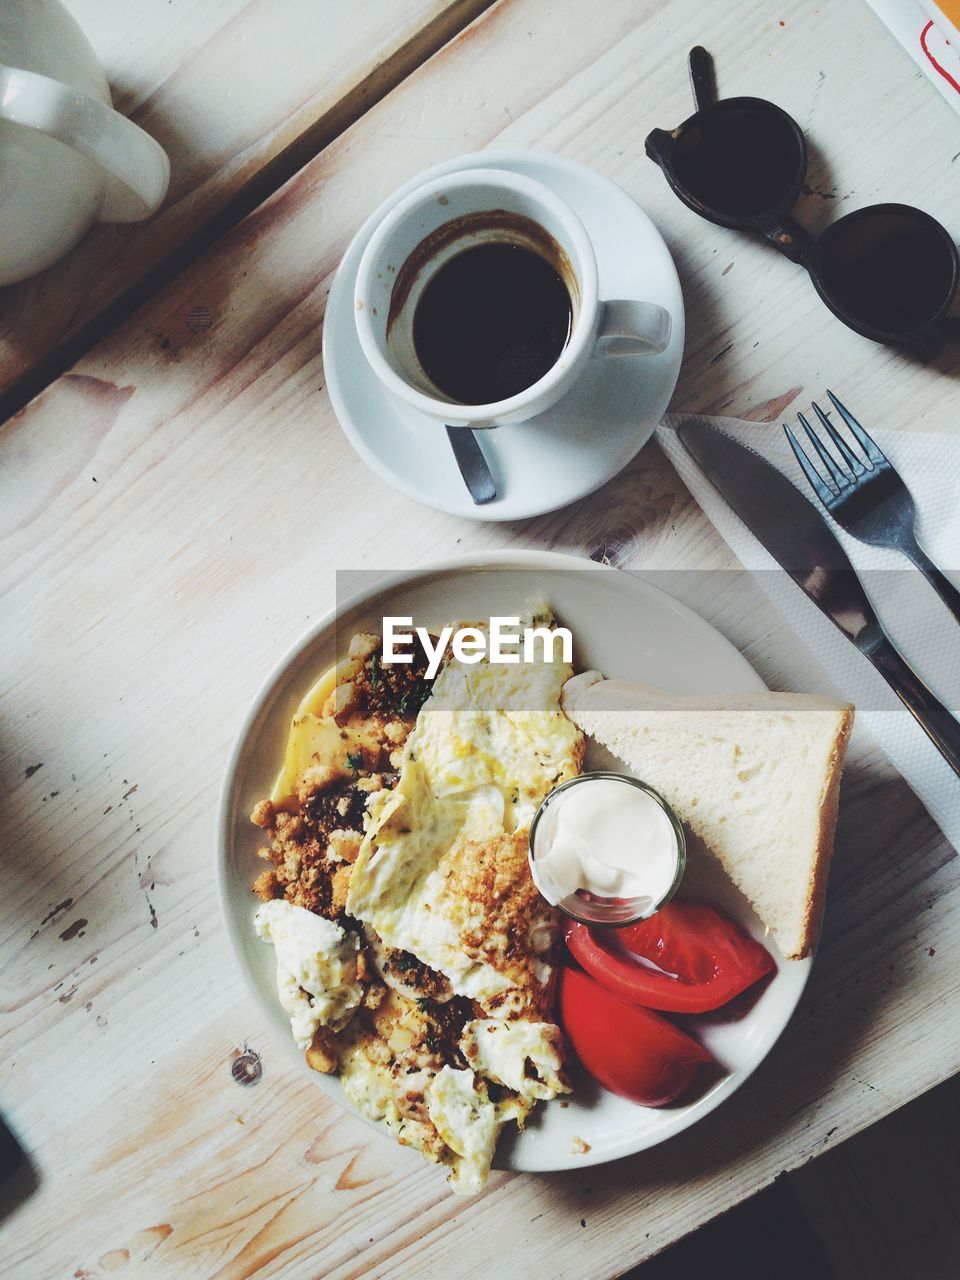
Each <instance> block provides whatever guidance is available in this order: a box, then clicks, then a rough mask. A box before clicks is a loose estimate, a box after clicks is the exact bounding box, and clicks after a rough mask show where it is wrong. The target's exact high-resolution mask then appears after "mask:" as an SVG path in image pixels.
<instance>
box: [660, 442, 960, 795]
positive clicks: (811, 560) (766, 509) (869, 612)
mask: <svg viewBox="0 0 960 1280" xmlns="http://www.w3.org/2000/svg"><path fill="white" fill-rule="evenodd" d="M677 435H678V436H679V437H680V441H681V443H682V444H683V447H684V448H685V449H686V451H687V452H688V453H689V454H690V456H691V457H692V458H693V460H694V461H695V462H696V463H697V465H698V466H699V467H700V469H701V471H703V473H704V474H705V475H706V476H707V477H708V479H709V480H710V481H711V482H712V484H713V485H714V486H715V488H716V489H717V490H718V491H719V492H720V493H721V494H722V495H723V497H724V498H725V499H726V501H727V502H728V503H729V505H730V506H731V507H732V508H733V510H734V511H735V512H736V513H737V515H738V516H739V517H740V519H741V520H742V521H743V523H744V524H745V525H746V526H747V528H748V529H749V530H750V532H751V533H753V534H754V535H755V536H756V537H757V539H758V540H759V541H760V542H761V543H762V544H763V545H764V547H766V549H767V550H768V551H769V552H770V554H771V555H772V556H773V558H774V559H775V560H776V561H777V563H778V564H779V565H781V566H782V568H784V569H785V570H786V571H787V573H788V574H789V575H790V577H791V578H792V579H793V580H794V582H795V583H796V584H797V586H798V587H800V589H801V590H802V591H804V592H806V594H807V595H808V596H809V597H810V599H811V600H812V601H813V603H814V604H815V605H816V606H817V608H818V609H820V610H822V612H823V613H825V614H826V615H827V617H828V618H829V619H830V621H831V622H832V623H833V624H834V625H835V626H836V627H838V628H839V629H840V631H842V632H843V634H844V635H845V636H846V637H847V639H848V640H850V641H851V642H852V643H853V644H854V645H856V647H857V648H858V649H859V650H860V652H861V653H862V654H863V656H864V657H865V658H866V659H867V660H868V661H870V662H872V663H873V665H874V666H875V667H876V669H877V670H878V671H879V672H880V674H881V675H882V676H883V678H884V680H886V682H887V684H888V685H889V686H890V688H891V689H892V690H893V691H894V693H895V694H896V695H897V697H898V698H899V699H900V701H901V702H902V703H903V704H904V706H905V707H906V708H907V709H908V711H910V713H911V714H912V715H913V717H914V718H915V719H916V721H917V723H918V724H919V725H920V727H921V729H923V731H924V733H926V735H927V737H928V738H929V739H930V741H931V742H932V743H933V745H934V746H935V747H936V748H937V750H938V751H939V752H940V754H941V755H942V756H943V758H944V760H946V762H947V764H949V765H950V767H951V769H953V771H954V773H956V774H957V775H958V776H960V724H958V723H957V721H956V719H955V718H954V717H953V716H952V715H951V714H950V712H949V711H948V710H947V708H946V707H945V706H944V705H943V703H942V702H940V701H939V700H938V699H937V698H936V697H935V696H934V695H933V694H932V693H931V691H930V690H929V689H928V688H927V686H926V685H925V684H924V683H923V681H922V680H921V679H920V677H919V676H918V675H917V674H916V672H915V671H914V670H913V669H912V668H911V667H910V666H908V665H907V663H906V662H905V661H904V659H903V658H902V657H901V656H900V654H899V653H898V652H897V650H896V649H895V648H894V646H893V644H892V643H891V641H890V638H889V636H887V634H886V632H885V631H884V629H883V627H882V626H881V624H880V620H879V618H878V617H877V615H876V613H875V612H874V609H873V606H872V605H871V604H870V601H869V600H868V599H867V594H866V592H865V591H864V589H863V586H862V584H861V582H860V579H859V578H858V577H857V574H856V571H855V569H854V567H853V565H852V564H851V563H850V559H849V557H848V556H847V553H846V552H845V551H844V549H843V547H842V546H841V545H840V543H839V541H838V540H837V538H836V537H835V536H834V534H833V531H832V530H831V529H830V527H829V526H828V525H827V523H826V522H825V521H824V520H823V519H822V518H821V516H820V513H819V512H818V511H817V509H816V507H814V506H813V504H812V503H810V502H808V501H807V499H806V498H805V497H804V496H803V494H802V493H801V492H800V491H799V489H797V488H796V486H795V485H793V484H792V483H791V482H790V481H789V480H788V479H787V477H786V476H785V475H783V474H782V473H781V472H780V471H778V470H777V469H776V467H773V466H771V465H770V463H769V462H767V461H766V459H764V458H761V456H760V455H759V454H758V453H755V452H754V451H753V450H752V449H750V448H749V447H748V446H747V445H744V444H741V443H740V442H739V440H734V439H733V437H732V436H728V435H727V434H726V433H725V432H723V431H719V430H717V428H716V427H711V426H708V424H707V423H705V422H698V421H695V420H690V421H687V422H684V423H681V425H680V426H679V427H678V428H677Z"/></svg>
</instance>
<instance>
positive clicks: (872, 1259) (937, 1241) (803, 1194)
mask: <svg viewBox="0 0 960 1280" xmlns="http://www.w3.org/2000/svg"><path fill="white" fill-rule="evenodd" d="M789 1181H790V1185H791V1188H792V1190H793V1192H794V1193H795V1195H796V1198H797V1201H798V1203H799V1204H800V1206H801V1207H802V1210H803V1213H804V1216H805V1217H806V1220H807V1222H808V1223H809V1225H810V1227H811V1228H812V1230H813V1233H814V1235H815V1236H816V1237H817V1238H818V1240H819V1241H820V1243H821V1245H822V1247H823V1249H824V1251H825V1253H826V1255H827V1257H828V1258H829V1261H830V1265H831V1269H832V1270H833V1271H834V1272H835V1274H836V1275H837V1276H870V1277H871V1278H872V1280H914V1278H915V1277H919V1276H922V1277H924V1280H948V1278H949V1277H950V1276H952V1275H954V1273H955V1272H956V1269H957V1251H958V1247H960V1080H957V1079H954V1080H951V1081H949V1083H947V1084H943V1085H941V1086H940V1088H939V1089H934V1090H932V1091H931V1092H930V1093H928V1094H926V1095H925V1096H924V1097H923V1098H918V1099H917V1100H916V1101H915V1102H912V1103H911V1104H910V1106H909V1107H904V1108H903V1109H902V1110H900V1111H897V1112H895V1113H894V1114H893V1115H891V1116H888V1117H887V1118H886V1119H885V1120H883V1121H882V1122H881V1123H880V1124H879V1125H875V1126H874V1127H873V1128H872V1129H867V1130H866V1131H865V1132H864V1133H860V1134H858V1135H857V1136H856V1137H855V1138H853V1139H852V1140H851V1141H850V1142H845V1143H843V1145H842V1146H840V1147H838V1148H837V1150H836V1151H831V1152H830V1153H829V1154H828V1155H827V1156H825V1157H824V1158H823V1159H822V1160H817V1161H816V1162H815V1163H813V1164H812V1165H808V1166H807V1167H806V1168H804V1169H799V1170H797V1172H796V1173H793V1174H791V1175H790V1179H789Z"/></svg>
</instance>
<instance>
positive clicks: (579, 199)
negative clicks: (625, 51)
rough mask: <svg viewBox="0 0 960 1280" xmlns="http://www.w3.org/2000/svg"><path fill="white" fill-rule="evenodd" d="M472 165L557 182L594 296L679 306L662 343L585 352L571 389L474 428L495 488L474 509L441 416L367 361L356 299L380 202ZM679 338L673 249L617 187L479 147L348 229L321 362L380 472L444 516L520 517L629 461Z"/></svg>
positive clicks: (529, 156) (656, 410) (668, 385)
mask: <svg viewBox="0 0 960 1280" xmlns="http://www.w3.org/2000/svg"><path fill="white" fill-rule="evenodd" d="M477 168H490V169H509V170H512V171H514V172H516V173H522V174H526V175H527V176H528V177H531V178H535V179H536V180H537V181H538V182H542V183H543V184H544V185H545V186H548V187H550V188H552V189H553V190H554V191H555V192H556V193H557V195H559V196H561V197H562V198H563V199H564V200H566V201H567V203H568V204H569V205H570V206H571V207H572V208H573V209H574V211H575V212H576V213H577V214H578V215H579V217H580V220H581V221H582V222H583V225H584V226H585V227H586V229H587V233H588V235H589V236H590V239H591V240H592V242H593V247H594V252H595V253H596V257H597V269H598V271H599V275H600V296H601V297H602V298H644V299H646V300H647V301H649V302H657V303H659V304H660V306H662V307H665V308H666V309H667V311H669V312H670V315H671V316H672V318H673V329H672V332H671V335H670V342H669V343H668V345H667V348H666V350H665V351H662V352H661V353H660V354H659V355H656V356H643V357H642V358H630V357H627V356H610V357H606V358H600V357H598V358H595V359H593V360H590V361H589V362H588V364H587V367H586V371H585V372H584V373H583V374H582V375H581V376H580V378H579V379H578V380H577V383H576V384H575V386H574V387H573V389H572V390H571V391H570V392H569V393H568V394H567V395H566V396H565V397H564V398H563V399H562V400H561V401H560V402H559V404H556V405H554V406H553V408H552V409H549V410H548V411H547V412H546V413H542V414H540V415H539V416H538V417H536V418H531V419H530V420H529V422H522V423H518V424H515V425H513V426H507V427H498V428H496V430H494V431H481V432H479V433H478V434H477V439H478V440H479V441H480V447H481V448H482V449H483V452H484V456H485V457H486V459H487V463H488V464H489V466H490V470H491V472H492V473H493V477H494V480H495V481H496V485H497V494H498V496H497V498H496V499H495V500H494V501H493V502H490V503H488V504H487V505H485V506H480V507H478V506H475V505H474V503H473V501H472V500H471V498H470V495H469V494H468V493H467V490H466V487H465V485H464V483H463V478H462V477H461V475H460V473H459V471H458V470H457V465H456V463H455V462H454V458H453V452H452V450H451V448H450V444H449V441H448V440H447V437H446V432H445V431H444V428H443V425H442V424H441V423H439V422H434V421H432V420H431V419H430V418H428V417H426V416H425V415H424V414H421V413H418V412H417V411H416V410H414V409H412V408H409V407H407V406H405V405H401V404H400V403H399V401H397V400H395V399H394V397H393V396H391V395H390V394H389V393H388V392H387V391H386V390H385V388H384V386H383V384H382V383H381V382H380V380H379V379H378V378H377V376H376V375H375V374H374V373H373V371H372V370H371V368H370V366H369V365H368V364H367V362H366V359H365V358H364V355H363V351H362V350H361V347H360V339H359V338H358V337H357V328H356V324H355V322H354V310H353V292H354V289H353V287H354V281H355V279H356V274H357V267H358V265H359V263H360V258H361V257H362V255H363V251H364V249H365V248H366V246H367V242H368V241H369V239H370V237H371V235H372V234H373V231H374V228H375V227H376V226H377V224H378V223H379V222H380V220H381V218H382V217H383V216H384V214H385V213H386V212H387V210H388V209H390V208H391V207H392V206H393V205H394V204H396V203H397V201H399V200H401V199H402V198H403V197H404V196H405V195H407V194H408V192H410V191H412V190H413V189H414V188H415V187H417V186H419V185H420V184H421V183H423V182H427V181H429V180H431V179H433V178H438V177H442V176H444V175H446V174H450V173H455V172H459V171H461V170H463V169H477ZM683 336H684V316H683V295H682V293H681V292H680V281H679V279H678V278H677V271H676V268H675V267H674V265H673V259H672V258H671V257H670V251H669V249H668V248H667V246H666V244H665V243H664V240H663V237H662V236H661V235H660V232H659V231H658V230H657V228H656V227H655V226H654V224H653V223H652V222H651V220H650V218H648V217H647V215H646V214H645V213H644V212H643V210H642V209H641V208H640V206H639V205H638V204H637V203H636V202H635V201H634V200H632V199H631V198H630V196H628V195H627V193H626V192H625V191H623V190H622V189H621V188H620V187H618V186H617V185H616V184H615V183H613V182H611V181H610V180H609V178H604V177H603V176H602V174H599V173H596V172H595V171H594V170H593V169H588V168H587V167H586V166H585V165H582V164H577V163H576V162H575V161H573V160H567V159H565V158H564V157H563V156H554V155H549V154H546V153H543V152H538V151H499V150H491V151H477V152H474V153H473V154H472V155H466V156H458V157H457V158H456V159H454V160H447V161H446V162H445V163H443V164H438V165H435V166H434V167H433V168H432V169H427V170H426V171H425V172H424V173H420V174H418V175H417V176H416V177H415V178H412V179H411V180H410V181H409V182H407V183H405V184H404V185H403V186H402V187H400V188H399V189H398V190H397V191H395V192H394V193H393V195H391V196H390V197H389V198H388V199H387V200H385V201H384V202H383V204H381V205H380V207H379V208H378V209H376V210H374V212H373V213H372V214H371V215H370V217H369V218H368V219H367V220H366V222H365V223H364V224H363V226H362V227H361V228H360V230H359V231H358V232H357V234H356V235H355V236H354V238H353V240H352V241H351V243H350V245H349V247H348V249H347V251H346V253H345V254H344V256H343V261H342V262H341V263H340V267H339V269H338V271H337V274H336V277H335V279H334V281H333V284H332V286H331V288H330V296H329V298H328V299H327V309H326V318H325V319H324V322H323V368H324V373H325V375H326V382H327V391H328V392H329V395H330V399H331V401H332V403H333V408H334V411H335V413H336V415H337V418H338V420H339V422H340V425H341V427H342V428H343V431H344V434H345V435H346V437H347V439H348V440H349V441H350V443H351V444H352V445H353V447H354V449H356V451H357V453H358V454H359V455H360V457H361V458H362V459H363V460H364V462H365V463H366V464H367V466H368V467H370V468H371V469H372V470H373V471H375V472H376V473H377V475H379V476H381V477H382V478H383V479H384V480H386V481H387V483H388V484H391V485H393V487H394V488H395V489H399V490H400V492H401V493H405V494H406V495H407V496H408V497H410V498H415V499H416V500H417V501H418V502H422V503H425V505H426V506H428V507H435V508H436V509H437V510H438V511H447V512H449V513H450V514H451V515H459V516H466V517H468V518H470V519H474V520H519V519H524V518H526V517H528V516H536V515H541V514H542V513H543V512H544V511H553V510H555V509H556V508H558V507H563V506H566V505H567V504H568V503H570V502H575V501H577V499H579V498H582V497H583V496H584V495H585V494H588V493H592V492H593V490H594V489H598V488H599V487H600V486H601V485H602V484H606V482H607V481H608V480H611V479H612V478H613V477H614V476H615V475H616V474H617V473H618V472H619V471H622V470H623V468H624V467H625V466H626V465H627V463H628V462H629V461H630V459H631V458H632V457H633V456H634V455H635V454H636V453H637V452H638V450H639V449H640V448H641V447H642V446H643V445H644V444H645V443H646V442H647V440H648V439H649V438H650V435H651V434H652V432H653V429H654V427H655V426H656V425H657V423H658V422H659V421H660V419H661V418H662V417H663V415H664V413H665V412H666V408H667V405H668V404H669V403H670V397H671V396H672V395H673V389H674V387H675V386H676V384H677V377H678V375H679V373H680V360H681V357H682V356H683Z"/></svg>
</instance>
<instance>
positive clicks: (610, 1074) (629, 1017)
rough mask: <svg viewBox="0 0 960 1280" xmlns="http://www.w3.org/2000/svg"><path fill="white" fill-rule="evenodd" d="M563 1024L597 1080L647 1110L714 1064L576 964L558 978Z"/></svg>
mask: <svg viewBox="0 0 960 1280" xmlns="http://www.w3.org/2000/svg"><path fill="white" fill-rule="evenodd" d="M560 1021H561V1022H562V1024H563V1029H564V1031H565V1032H566V1034H567V1038H568V1039H569V1041H570V1043H571V1044H572V1045H573V1048H574V1051H575V1052H576V1055H577V1057H578V1058H579V1059H580V1061H581V1062H582V1063H583V1065H584V1067H585V1068H586V1070H587V1071H589V1072H590V1074H591V1075H592V1076H593V1078H594V1079H595V1080H597V1081H598V1082H599V1083H600V1084H602V1085H603V1086H604V1088H606V1089H609V1090H610V1091H611V1093H619V1094H620V1095H621V1096H622V1097H624V1098H630V1099H631V1100H632V1101H633V1102H639V1103H642V1104H643V1106H645V1107H664V1106H666V1105H667V1103H668V1102H675V1101H676V1099H677V1098H679V1097H680V1096H681V1095H682V1094H684V1093H686V1092H687V1090H688V1089H689V1088H690V1086H691V1085H692V1084H693V1081H694V1078H695V1076H696V1074H697V1072H698V1070H699V1069H700V1067H701V1066H702V1065H703V1064H704V1063H706V1062H712V1061H713V1056H712V1054H711V1053H710V1052H709V1050H707V1049H705V1048H704V1047H703V1045H702V1044H698V1043H697V1041H696V1040H694V1039H692V1037H690V1036H688V1035H686V1034H685V1033H684V1032H683V1031H681V1030H680V1028H679V1027H675V1026H674V1025H673V1023H672V1022H668V1021H667V1019H666V1018H662V1017H661V1016H660V1015H659V1014H658V1013H654V1012H653V1011H652V1010H650V1009H644V1008H642V1007H641V1006H640V1005H636V1004H630V1003H628V1002H627V1001H626V1000H621V999H620V998H619V997H618V996H615V995H612V994H611V993H610V992H609V991H607V990H606V989H605V988H604V987H601V986H600V984H599V983H598V982H594V980H593V979H592V978H591V977H589V976H588V975H587V974H585V973H584V972H583V971H582V970H580V969H575V968H574V967H573V966H572V965H567V966H566V968H565V969H564V970H563V972H562V973H561V974H560Z"/></svg>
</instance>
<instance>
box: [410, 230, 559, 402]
mask: <svg viewBox="0 0 960 1280" xmlns="http://www.w3.org/2000/svg"><path fill="white" fill-rule="evenodd" d="M572 318H573V308H572V306H571V303H570V295H569V293H568V292H567V287H566V285H565V284H564V282H563V279H562V278H561V276H560V273H559V272H558V271H557V269H556V268H555V267H554V266H553V265H552V264H551V263H550V262H548V261H547V259H546V258H544V257H541V255H540V254H539V253H536V252H535V251H534V250H532V249H527V248H525V247H523V246H521V245H516V244H505V243H499V242H494V243H490V244H480V245H476V246H474V247H473V248H470V249H464V250H463V251H462V252H461V253H458V254H456V255H455V256H454V257H452V258H451V259H450V260H449V261H448V262H446V263H444V265H443V266H442V267H441V268H440V269H439V271H438V272H437V273H436V275H435V276H434V277H433V279H432V280H431V281H430V282H429V284H428V285H427V287H426V288H425V289H424V291H423V293H422V294H421V296H420V300H419V302H418V303H417V307H416V311H415V312H414V316H413V344H414V347H415V349H416V353H417V357H418V359H419V360H420V363H421V365H422V366H423V369H424V372H425V373H426V374H427V376H428V377H429V378H430V380H431V382H433V383H434V385H435V386H436V387H437V388H438V389H439V390H440V391H441V392H442V393H443V394H444V395H445V396H448V397H449V398H450V399H451V400H456V401H457V402H459V403H460V404H490V403H492V402H493V401H495V400H505V399H506V398H507V397H508V396H513V395H516V394H517V393H518V392H520V391H525V390H526V388H527V387H530V386H532V385H533V383H535V382H536V381H537V380H538V379H539V378H542V377H543V375H544V374H545V373H547V372H548V370H550V369H551V368H552V367H553V366H554V365H555V364H556V362H557V357H558V356H559V355H560V352H561V351H562V350H563V348H564V347H565V346H566V343H567V339H568V338H569V336H570V325H571V321H572Z"/></svg>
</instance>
